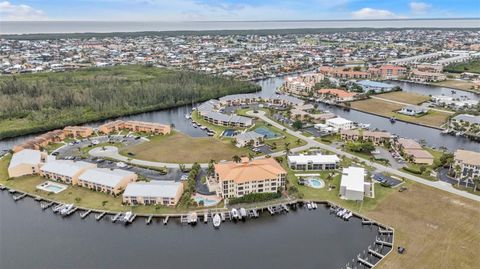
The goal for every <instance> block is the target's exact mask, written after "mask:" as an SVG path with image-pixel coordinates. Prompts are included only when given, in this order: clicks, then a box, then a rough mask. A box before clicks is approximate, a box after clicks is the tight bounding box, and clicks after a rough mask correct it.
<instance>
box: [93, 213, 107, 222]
mask: <svg viewBox="0 0 480 269" xmlns="http://www.w3.org/2000/svg"><path fill="white" fill-rule="evenodd" d="M105 214H107V212H102V213H100V214H98V215H96V216H95V220H96V221H99V220H101V219H102V218H103V216H105Z"/></svg>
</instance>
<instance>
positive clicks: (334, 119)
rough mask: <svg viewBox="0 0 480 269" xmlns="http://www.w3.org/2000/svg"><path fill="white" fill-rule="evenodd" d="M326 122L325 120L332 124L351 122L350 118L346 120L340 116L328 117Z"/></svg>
mask: <svg viewBox="0 0 480 269" xmlns="http://www.w3.org/2000/svg"><path fill="white" fill-rule="evenodd" d="M326 122H327V123H331V124H334V125H343V124H350V123H352V121H351V120H347V119H344V118H341V117H337V118H333V119H328V120H327V121H326Z"/></svg>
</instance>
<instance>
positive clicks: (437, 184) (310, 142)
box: [247, 111, 480, 202]
mask: <svg viewBox="0 0 480 269" xmlns="http://www.w3.org/2000/svg"><path fill="white" fill-rule="evenodd" d="M247 115H249V116H252V117H258V118H260V119H261V120H263V121H265V122H267V123H270V124H271V125H272V126H274V127H277V128H279V129H286V131H287V133H289V134H291V135H293V136H296V137H297V138H300V139H303V140H305V141H306V142H307V145H305V146H304V148H312V147H318V148H321V149H325V150H328V151H331V152H333V153H335V154H337V155H339V156H345V157H347V158H351V159H353V158H357V159H360V160H362V161H364V162H365V163H366V164H367V165H369V166H372V167H374V168H375V169H376V170H377V171H378V172H381V173H390V174H393V175H396V176H399V177H403V178H406V179H409V180H412V181H415V182H418V183H421V184H424V185H427V186H430V187H433V188H436V189H439V190H442V191H446V192H449V193H452V194H456V195H459V196H462V197H465V198H468V199H471V200H474V201H479V202H480V196H478V195H475V194H471V193H468V192H465V191H461V190H458V189H455V188H454V187H452V186H451V185H450V184H448V183H446V182H442V181H429V180H426V179H423V178H420V177H417V176H414V175H411V174H407V173H404V172H402V171H399V170H396V169H393V168H391V167H387V166H384V165H381V164H378V163H375V162H372V161H370V160H366V159H363V158H360V157H358V156H355V155H353V154H350V153H347V152H345V151H342V150H340V149H337V148H334V147H332V146H329V145H326V144H322V143H320V142H318V141H316V140H314V139H313V138H311V137H307V136H304V135H302V134H301V133H300V132H296V131H294V130H292V129H290V128H285V126H283V125H281V124H279V123H277V122H275V121H273V120H271V119H270V118H268V117H267V116H265V112H263V111H258V113H253V111H248V112H247Z"/></svg>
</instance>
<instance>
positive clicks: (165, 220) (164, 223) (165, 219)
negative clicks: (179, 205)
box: [163, 216, 169, 225]
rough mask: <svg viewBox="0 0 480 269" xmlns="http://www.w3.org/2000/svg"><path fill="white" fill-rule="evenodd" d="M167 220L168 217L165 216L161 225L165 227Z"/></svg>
mask: <svg viewBox="0 0 480 269" xmlns="http://www.w3.org/2000/svg"><path fill="white" fill-rule="evenodd" d="M168 218H169V216H166V217H165V218H164V219H163V225H167V223H168Z"/></svg>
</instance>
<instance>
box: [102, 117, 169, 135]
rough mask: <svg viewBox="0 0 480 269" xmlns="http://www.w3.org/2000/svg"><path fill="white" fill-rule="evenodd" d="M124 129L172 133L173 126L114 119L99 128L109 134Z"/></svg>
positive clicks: (164, 133)
mask: <svg viewBox="0 0 480 269" xmlns="http://www.w3.org/2000/svg"><path fill="white" fill-rule="evenodd" d="M122 129H127V130H130V131H133V132H146V133H153V134H163V135H166V134H170V132H171V127H170V125H167V124H160V123H155V122H143V121H122V120H117V121H112V122H107V123H105V124H102V125H100V126H99V127H98V130H99V131H100V132H102V133H105V134H109V133H111V132H117V131H119V130H122Z"/></svg>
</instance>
